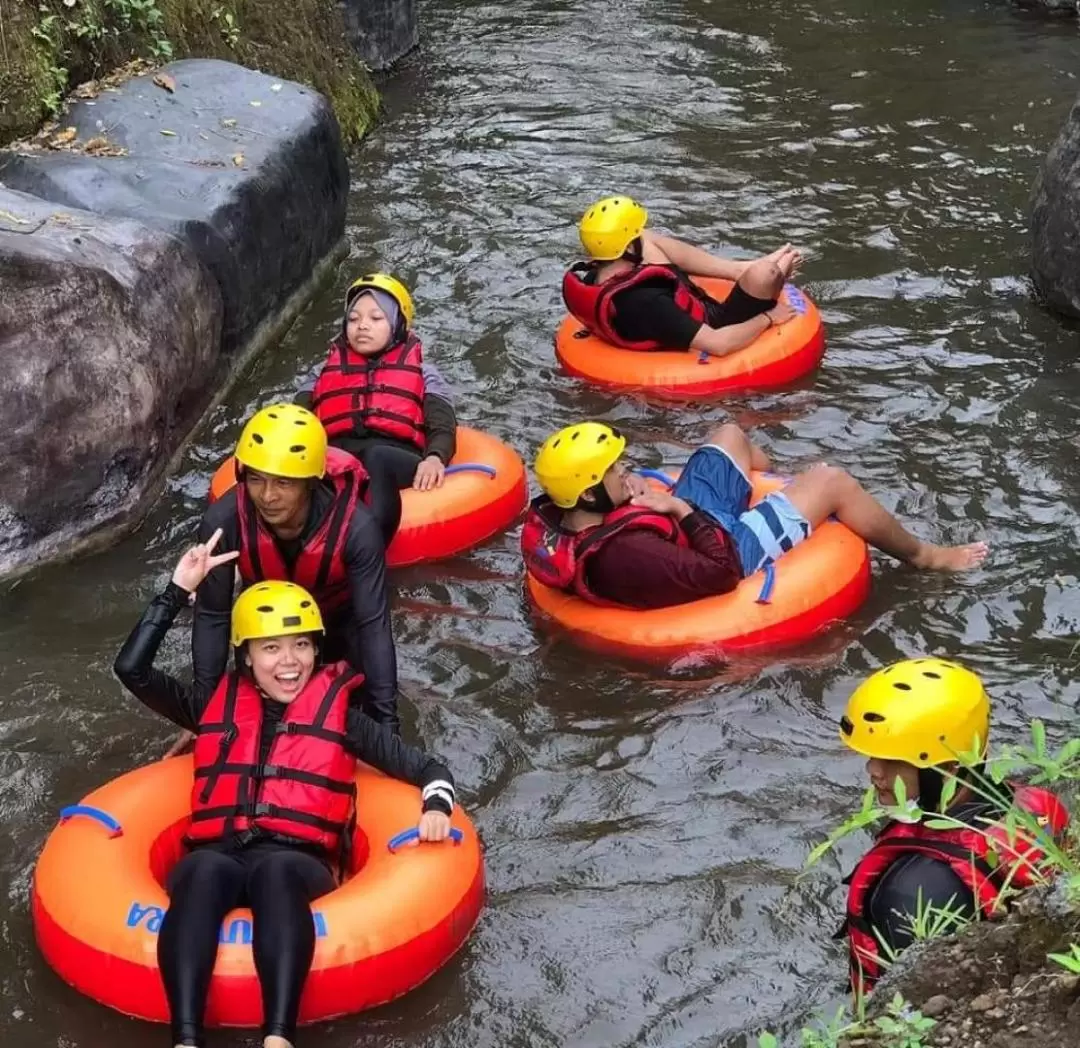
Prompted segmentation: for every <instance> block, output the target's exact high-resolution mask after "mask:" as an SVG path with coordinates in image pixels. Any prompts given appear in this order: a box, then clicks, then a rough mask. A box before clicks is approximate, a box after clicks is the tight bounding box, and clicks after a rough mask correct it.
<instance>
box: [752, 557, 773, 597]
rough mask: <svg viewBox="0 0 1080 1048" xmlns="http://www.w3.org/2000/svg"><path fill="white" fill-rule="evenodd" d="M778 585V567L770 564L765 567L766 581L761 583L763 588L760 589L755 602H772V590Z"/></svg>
mask: <svg viewBox="0 0 1080 1048" xmlns="http://www.w3.org/2000/svg"><path fill="white" fill-rule="evenodd" d="M775 586H776V568H775V567H774V566H773V565H772V564H769V565H768V566H767V567H766V568H765V581H764V582H762V584H761V589H760V590H759V591H758V595H757V599H756V600H755V601H754V603H755V604H771V603H772V591H773V588H774V587H775Z"/></svg>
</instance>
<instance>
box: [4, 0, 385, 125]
mask: <svg viewBox="0 0 1080 1048" xmlns="http://www.w3.org/2000/svg"><path fill="white" fill-rule="evenodd" d="M69 5H70V6H69ZM0 30H2V32H0V144H2V143H6V142H10V141H12V140H14V139H17V138H21V137H24V136H26V135H28V134H30V133H32V132H33V131H34V130H35V129H36V128H37V127H38V126H39V125H40V124H41V123H42V121H43V120H45V119H46V118H47V117H49V116H50V115H52V111H53V110H54V109H55V107H56V106H57V105H58V103H59V101H60V99H61V97H62V96H63V94H64V92H65V91H66V90H69V89H70V88H72V87H74V86H75V85H76V84H78V83H81V82H83V81H86V80H90V79H94V78H96V77H99V76H102V75H103V74H105V73H107V72H109V71H110V70H112V69H114V68H116V67H118V66H122V65H124V64H125V63H126V62H127V61H129V60H130V59H132V58H150V59H158V60H160V61H165V60H167V59H169V58H221V59H225V60H227V61H230V62H236V63H238V64H240V65H244V66H248V67H249V68H252V69H258V70H261V71H263V72H266V73H270V74H272V75H274V76H280V77H283V78H286V79H289V80H296V81H299V82H301V83H306V84H310V85H311V86H312V87H314V88H315V89H316V90H318V91H320V92H322V93H323V94H324V95H326V96H327V97H328V98H329V99H330V101H331V102H332V103H333V106H334V110H335V112H336V113H337V117H338V122H339V123H340V125H341V129H342V132H343V134H344V136H345V138H346V139H347V140H349V141H355V140H356V139H358V138H359V137H360V136H361V135H363V134H364V132H365V131H366V130H367V128H368V127H369V126H370V124H371V122H372V120H373V119H374V118H375V115H376V113H377V112H378V105H379V102H378V95H377V93H376V91H375V88H374V86H373V85H372V83H371V79H370V77H369V76H368V74H367V70H366V69H365V68H364V65H363V63H362V62H361V61H360V60H359V59H358V58H357V57H356V55H355V54H353V52H352V51H351V50H350V48H349V46H348V44H347V41H346V36H345V26H344V23H343V21H342V17H341V13H340V11H339V9H338V7H337V4H336V3H335V2H334V0H66V2H65V0H38V2H37V3H34V2H33V0H0Z"/></svg>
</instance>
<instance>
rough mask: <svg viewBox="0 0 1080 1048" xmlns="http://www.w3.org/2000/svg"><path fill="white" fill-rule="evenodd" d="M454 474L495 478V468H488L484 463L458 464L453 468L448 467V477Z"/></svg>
mask: <svg viewBox="0 0 1080 1048" xmlns="http://www.w3.org/2000/svg"><path fill="white" fill-rule="evenodd" d="M452 473H483V474H484V475H485V476H488V477H494V476H495V473H496V470H495V467H494V466H487V465H485V464H484V463H483V462H457V463H455V464H454V465H453V466H447V467H446V476H448V477H449V476H450V475H451V474H452Z"/></svg>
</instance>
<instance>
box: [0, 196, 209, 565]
mask: <svg viewBox="0 0 1080 1048" xmlns="http://www.w3.org/2000/svg"><path fill="white" fill-rule="evenodd" d="M0 283H2V285H3V288H4V293H3V295H0V355H2V358H3V361H4V381H3V382H2V383H0V417H3V419H4V423H5V440H3V441H0V475H2V476H3V478H4V484H3V488H2V489H0V573H6V572H9V571H11V570H13V569H14V568H17V567H18V566H19V565H20V564H22V563H25V562H26V561H28V560H29V561H34V560H41V559H45V558H48V557H50V556H52V555H54V554H56V553H57V552H59V551H60V550H61V549H63V548H64V547H68V546H71V545H72V544H74V543H77V542H79V541H80V540H84V539H86V538H87V537H88V536H89V535H90V534H92V533H93V532H95V531H97V530H99V529H102V528H104V527H107V526H108V525H110V524H114V523H116V522H118V521H119V520H121V519H122V518H124V517H126V516H130V515H131V514H132V513H134V512H135V511H136V510H137V508H138V506H139V504H140V501H141V500H142V499H143V498H144V496H145V495H146V494H147V492H148V491H149V489H150V487H151V486H152V484H153V482H154V480H155V479H156V475H157V474H160V472H161V470H162V469H163V467H164V465H165V463H166V462H167V461H168V459H169V457H170V456H171V454H172V453H173V452H174V451H175V450H176V449H177V448H178V447H179V445H180V443H181V442H182V440H183V438H184V436H185V435H186V434H187V432H188V430H189V429H190V427H191V426H192V425H193V424H194V423H195V421H196V420H197V419H198V417H199V415H200V414H201V411H202V409H203V408H204V407H205V404H206V401H207V399H208V397H209V395H210V390H211V386H212V384H213V382H214V380H215V377H216V375H217V371H216V364H217V359H218V354H219V349H218V347H219V345H220V331H221V316H222V308H221V295H220V293H219V291H218V287H217V284H216V283H215V281H214V280H213V278H212V277H211V276H210V274H209V272H208V271H207V270H206V268H205V267H204V266H203V265H201V264H200V262H199V260H198V258H197V257H196V256H195V253H194V252H193V251H192V249H191V248H190V247H189V246H188V245H187V244H186V243H185V242H184V241H183V240H180V239H178V238H176V237H174V236H171V235H169V234H168V233H166V232H164V231H163V230H161V229H155V228H153V227H152V226H148V225H145V224H142V223H139V222H135V221H131V220H126V219H115V218H102V217H101V216H98V215H93V214H90V213H89V212H86V211H80V210H76V209H71V208H63V207H60V206H58V205H55V204H48V203H45V202H43V201H40V200H36V199H34V198H33V197H29V196H26V195H25V194H22V193H16V192H13V191H11V190H5V189H3V188H0Z"/></svg>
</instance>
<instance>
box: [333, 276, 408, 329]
mask: <svg viewBox="0 0 1080 1048" xmlns="http://www.w3.org/2000/svg"><path fill="white" fill-rule="evenodd" d="M368 289H371V290H373V291H385V292H386V293H387V294H388V295H389V296H390V297H391V298H392V299H393V300H394V301H395V302H396V303H397V304H398V308H399V309H400V310H401V318H402V320H403V321H404V325H403V326H404V328H405V329H406V330H408V329H409V328H411V327H412V322H413V317H414V316H415V315H416V310H415V308H414V307H413V300H412V295H410V294H409V290H408V288H406V287H405V285H404V284H403V283H402V282H401V281H400V280H398V279H397V278H396V277H392V276H390V275H389V274H388V273H368V274H367V275H366V276H362V277H360V279H359V280H354V281H353V282H352V283H351V284H350V285H349V290H348V291H346V292H345V309H346V310H348V308H349V307H350V306H351V305H352V304H353V302H355V301H356V297H357V295H359V294H360V293H361V292H362V291H366V290H368Z"/></svg>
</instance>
